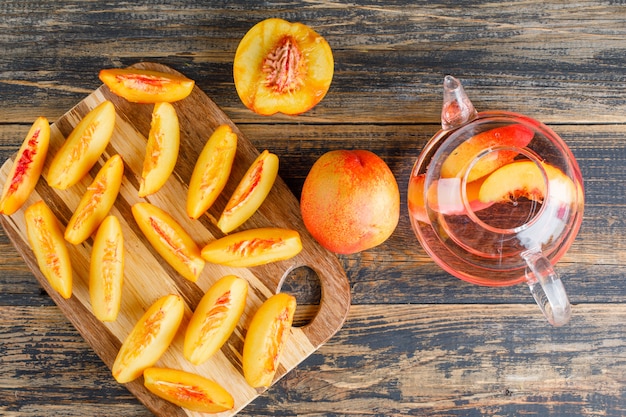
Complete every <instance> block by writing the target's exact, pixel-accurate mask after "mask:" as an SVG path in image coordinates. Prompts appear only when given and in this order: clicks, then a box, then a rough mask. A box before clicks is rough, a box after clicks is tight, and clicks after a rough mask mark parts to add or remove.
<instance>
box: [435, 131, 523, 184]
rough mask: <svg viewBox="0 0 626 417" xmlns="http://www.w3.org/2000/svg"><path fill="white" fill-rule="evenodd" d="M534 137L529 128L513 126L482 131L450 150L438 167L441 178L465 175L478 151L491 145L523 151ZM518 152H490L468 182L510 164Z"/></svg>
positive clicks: (473, 170) (470, 174)
mask: <svg viewBox="0 0 626 417" xmlns="http://www.w3.org/2000/svg"><path fill="white" fill-rule="evenodd" d="M533 136H534V132H533V131H532V129H530V128H528V127H526V126H524V125H521V124H512V125H508V126H503V127H497V128H495V129H491V130H487V131H485V132H481V133H479V134H477V135H474V136H472V137H471V138H469V139H468V140H466V141H465V142H463V143H461V144H460V145H459V146H457V147H456V149H454V151H452V153H451V154H450V155H449V156H448V157H447V158H446V160H445V161H444V162H443V165H442V166H441V176H442V177H443V178H454V177H458V176H460V175H464V170H465V169H466V168H467V164H468V163H469V162H470V161H471V160H473V159H474V158H476V157H477V156H478V154H480V153H481V152H483V151H485V150H488V149H489V148H492V147H494V146H509V147H516V148H524V147H525V146H527V145H528V144H529V143H530V141H531V140H532V138H533ZM518 153H519V152H516V151H514V150H500V151H494V152H490V153H488V154H487V155H485V156H484V157H483V158H481V159H480V160H479V161H478V162H477V163H476V164H475V165H474V166H473V167H472V169H471V171H470V172H469V174H468V178H467V182H468V183H469V182H472V181H474V180H476V179H478V178H480V177H483V176H485V175H487V174H489V173H491V172H493V171H495V170H496V169H498V168H500V167H501V166H503V165H506V164H508V163H510V162H512V161H513V159H514V158H515V157H516V156H517V155H518Z"/></svg>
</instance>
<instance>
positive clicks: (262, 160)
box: [217, 150, 278, 233]
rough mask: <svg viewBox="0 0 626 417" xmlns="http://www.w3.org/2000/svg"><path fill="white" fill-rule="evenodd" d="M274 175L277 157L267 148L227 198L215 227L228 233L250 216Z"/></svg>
mask: <svg viewBox="0 0 626 417" xmlns="http://www.w3.org/2000/svg"><path fill="white" fill-rule="evenodd" d="M276 175H278V157H277V156H276V155H274V154H273V153H270V152H268V151H267V150H265V151H263V152H261V154H260V155H259V156H258V157H257V158H256V159H255V161H254V162H253V163H252V165H250V168H248V171H247V172H246V173H245V174H244V176H243V178H242V179H241V181H240V182H239V184H238V185H237V188H236V189H235V191H234V192H233V195H232V196H231V197H230V200H228V203H227V204H226V207H225V208H224V211H223V212H222V215H221V216H220V218H219V220H218V221H217V227H219V228H220V230H221V231H222V232H224V233H229V232H231V231H233V230H235V229H236V228H238V227H239V226H241V225H242V224H243V223H244V222H245V221H246V220H248V219H249V218H250V217H252V215H253V214H254V213H255V212H256V211H257V210H258V208H259V207H261V204H263V201H265V198H266V197H267V195H268V194H269V192H270V190H271V189H272V186H273V185H274V181H275V180H276Z"/></svg>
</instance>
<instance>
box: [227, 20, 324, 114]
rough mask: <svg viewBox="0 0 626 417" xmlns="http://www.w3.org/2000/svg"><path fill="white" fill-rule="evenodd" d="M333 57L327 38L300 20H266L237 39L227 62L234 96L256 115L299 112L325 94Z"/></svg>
mask: <svg viewBox="0 0 626 417" xmlns="http://www.w3.org/2000/svg"><path fill="white" fill-rule="evenodd" d="M333 72H334V59H333V54H332V50H331V49H330V46H329V45H328V42H326V40H325V39H324V38H323V37H322V36H320V35H319V34H318V33H316V32H315V31H314V30H313V29H311V28H310V27H308V26H306V25H304V24H302V23H290V22H287V21H286V20H283V19H277V18H271V19H266V20H263V21H261V22H259V23H257V24H256V25H254V26H253V27H252V28H251V29H250V30H249V31H248V33H246V34H245V36H244V37H243V38H242V39H241V42H240V43H239V46H238V47H237V51H236V53H235V60H234V65H233V75H234V80H235V87H236V89H237V94H238V95H239V98H240V99H241V101H242V102H243V104H244V105H245V106H246V107H248V108H249V109H250V110H252V111H254V112H256V113H258V114H262V115H272V114H274V113H278V112H280V113H284V114H290V115H294V114H300V113H303V112H305V111H307V110H309V109H311V108H312V107H313V106H315V105H316V104H317V103H319V102H320V101H321V100H322V98H324V96H325V95H326V93H327V92H328V89H329V88H330V84H331V81H332V78H333Z"/></svg>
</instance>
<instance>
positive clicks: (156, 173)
mask: <svg viewBox="0 0 626 417" xmlns="http://www.w3.org/2000/svg"><path fill="white" fill-rule="evenodd" d="M179 146H180V129H179V126H178V115H177V114H176V109H175V108H174V106H172V105H171V104H170V103H166V102H162V103H156V104H155V105H154V109H153V111H152V122H151V125H150V132H149V134H148V143H147V144H146V155H145V157H144V160H143V170H142V172H141V180H140V181H139V192H138V195H139V197H145V196H147V195H149V194H154V193H156V192H157V191H158V190H159V189H160V188H161V187H162V186H163V185H164V184H165V182H166V181H167V179H168V178H169V177H170V175H171V174H172V171H174V167H175V166H176V160H177V159H178V148H179Z"/></svg>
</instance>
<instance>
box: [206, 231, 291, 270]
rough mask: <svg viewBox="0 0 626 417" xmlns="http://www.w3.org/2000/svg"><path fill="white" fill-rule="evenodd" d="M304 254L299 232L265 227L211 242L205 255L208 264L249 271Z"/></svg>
mask: <svg viewBox="0 0 626 417" xmlns="http://www.w3.org/2000/svg"><path fill="white" fill-rule="evenodd" d="M300 251H302V242H301V240H300V234H299V233H298V232H297V231H295V230H291V229H281V228H276V227H264V228H259V229H249V230H244V231H242V232H237V233H233V234H232V235H228V236H224V237H222V238H220V239H217V240H214V241H212V242H209V243H208V244H207V245H206V246H205V247H204V248H202V252H201V253H202V257H203V258H204V259H205V260H207V261H209V262H211V263H214V264H220V265H227V266H234V267H240V268H247V267H250V266H258V265H263V264H267V263H270V262H276V261H280V260H285V259H290V258H293V257H294V256H296V255H297V254H298V253H300Z"/></svg>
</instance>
